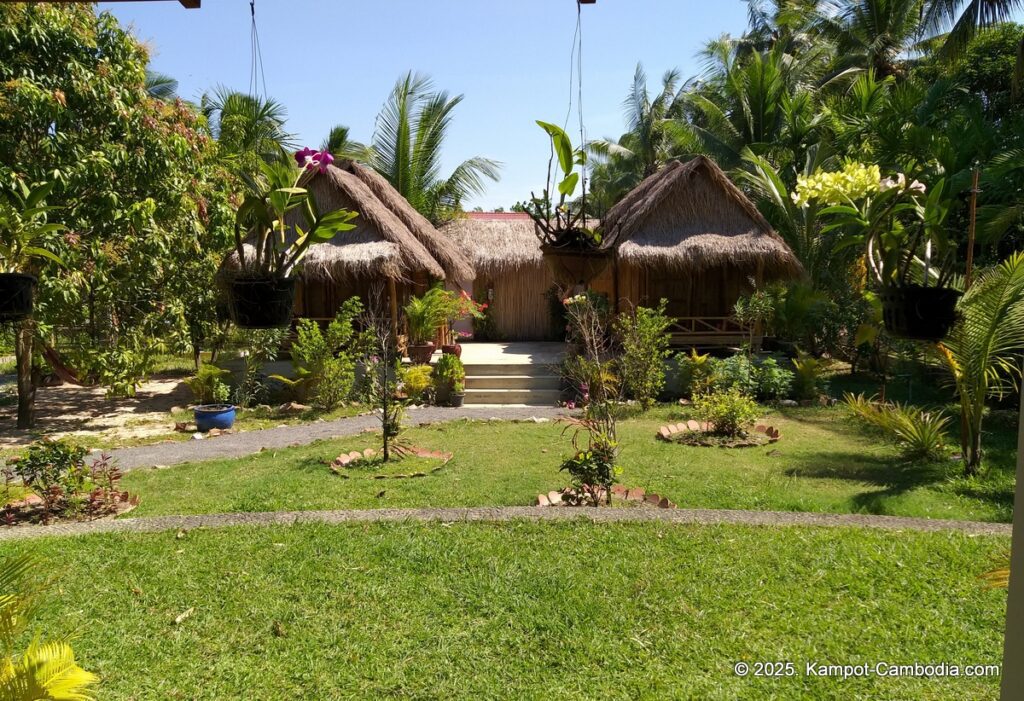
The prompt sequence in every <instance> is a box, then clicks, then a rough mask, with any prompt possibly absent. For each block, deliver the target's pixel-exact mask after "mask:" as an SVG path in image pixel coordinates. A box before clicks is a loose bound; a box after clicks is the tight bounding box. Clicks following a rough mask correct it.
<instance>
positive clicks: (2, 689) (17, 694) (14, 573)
mask: <svg viewBox="0 0 1024 701" xmlns="http://www.w3.org/2000/svg"><path fill="white" fill-rule="evenodd" d="M35 567H36V563H35V562H34V561H33V560H32V559H31V558H30V557H28V556H22V557H18V558H8V559H6V560H3V561H2V562H0V646H2V647H3V657H2V658H0V698H3V699H5V701H40V700H42V699H46V700H47V701H92V699H93V697H92V696H90V695H89V694H88V691H89V687H91V686H93V685H94V684H96V683H97V682H98V681H99V677H97V676H96V675H95V674H92V673H91V672H87V671H85V670H84V669H82V668H81V667H79V666H78V664H76V663H75V653H74V650H72V649H71V646H70V645H69V644H68V643H67V642H66V641H62V640H55V641H49V642H43V641H42V640H41V639H40V638H39V637H38V636H36V637H35V638H33V639H32V642H31V643H29V646H28V648H27V649H26V650H25V651H24V652H22V653H21V654H17V653H16V652H15V643H16V641H17V638H18V637H20V636H21V634H22V633H24V632H25V630H26V629H27V627H28V619H29V618H30V617H31V615H32V613H33V611H34V610H35V604H36V602H37V600H38V597H39V594H40V593H41V586H40V585H39V584H38V583H37V579H36V578H35V577H33V572H34V570H35Z"/></svg>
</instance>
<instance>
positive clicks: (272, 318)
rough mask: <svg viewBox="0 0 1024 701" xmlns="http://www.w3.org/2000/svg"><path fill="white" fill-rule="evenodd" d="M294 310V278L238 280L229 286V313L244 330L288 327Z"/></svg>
mask: <svg viewBox="0 0 1024 701" xmlns="http://www.w3.org/2000/svg"><path fill="white" fill-rule="evenodd" d="M294 306H295V278H293V277H289V278H284V279H280V278H237V279H235V280H234V281H232V283H231V312H232V317H233V319H234V322H235V323H236V324H238V325H239V326H240V327H242V328H243V329H275V328H281V327H284V326H288V325H289V324H291V321H292V313H293V309H294Z"/></svg>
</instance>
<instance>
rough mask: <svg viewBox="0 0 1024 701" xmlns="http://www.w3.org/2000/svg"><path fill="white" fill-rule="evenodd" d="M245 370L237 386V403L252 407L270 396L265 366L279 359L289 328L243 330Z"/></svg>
mask: <svg viewBox="0 0 1024 701" xmlns="http://www.w3.org/2000/svg"><path fill="white" fill-rule="evenodd" d="M241 334H242V343H243V345H244V348H245V350H244V351H243V360H244V363H245V371H244V374H243V375H242V383H241V384H240V385H239V386H238V387H236V388H235V404H237V405H238V406H240V407H250V406H254V405H256V404H262V403H264V402H265V401H267V399H268V398H269V395H270V387H269V385H268V384H267V376H266V375H264V374H263V366H264V365H265V364H267V363H268V362H271V361H272V360H275V359H277V352H278V350H280V348H281V344H282V343H284V339H285V337H286V336H287V335H288V330H287V329H245V330H242V331H241Z"/></svg>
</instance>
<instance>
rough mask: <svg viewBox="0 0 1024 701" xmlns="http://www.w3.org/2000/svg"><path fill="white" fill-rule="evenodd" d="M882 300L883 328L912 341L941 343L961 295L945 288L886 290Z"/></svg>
mask: <svg viewBox="0 0 1024 701" xmlns="http://www.w3.org/2000/svg"><path fill="white" fill-rule="evenodd" d="M879 297H880V298H881V300H882V319H883V320H884V321H885V329H886V331H888V332H889V333H891V334H892V335H893V336H898V337H900V338H908V339H911V340H914V341H941V340H942V339H943V338H945V337H946V335H947V334H948V333H949V331H950V329H952V328H953V324H954V323H955V322H956V303H957V300H959V299H960V292H958V291H957V290H954V289H950V288H948V287H921V286H920V285H907V286H905V287H887V288H885V289H883V290H882V292H881V294H880V295H879Z"/></svg>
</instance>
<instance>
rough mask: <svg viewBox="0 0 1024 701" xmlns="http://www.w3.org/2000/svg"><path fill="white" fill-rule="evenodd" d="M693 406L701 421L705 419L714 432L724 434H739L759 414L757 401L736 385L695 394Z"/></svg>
mask: <svg viewBox="0 0 1024 701" xmlns="http://www.w3.org/2000/svg"><path fill="white" fill-rule="evenodd" d="M693 407H694V410H695V411H696V413H697V417H698V418H699V419H700V420H701V421H707V422H708V423H709V424H711V425H712V427H713V428H712V430H713V431H714V432H715V433H717V434H720V435H724V436H738V435H741V434H742V433H743V432H744V431H745V429H746V428H747V427H748V426H750V425H751V424H753V423H754V420H755V419H757V417H758V415H759V414H760V410H759V408H758V406H757V403H756V402H755V401H754V400H753V399H751V398H750V397H749V396H747V395H745V394H743V392H741V391H740V390H739V389H738V388H736V387H733V388H731V389H729V390H727V391H724V392H709V393H707V394H699V395H696V396H695V397H694V399H693Z"/></svg>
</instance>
